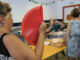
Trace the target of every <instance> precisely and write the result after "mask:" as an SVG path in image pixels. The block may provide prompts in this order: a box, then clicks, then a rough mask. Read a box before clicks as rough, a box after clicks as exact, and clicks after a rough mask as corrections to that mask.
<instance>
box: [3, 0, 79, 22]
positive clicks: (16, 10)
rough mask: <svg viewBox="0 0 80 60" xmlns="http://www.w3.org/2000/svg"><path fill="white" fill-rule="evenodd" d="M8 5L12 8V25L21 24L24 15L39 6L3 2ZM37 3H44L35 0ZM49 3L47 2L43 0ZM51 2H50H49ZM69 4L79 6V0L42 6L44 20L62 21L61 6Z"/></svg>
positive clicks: (24, 1)
mask: <svg viewBox="0 0 80 60" xmlns="http://www.w3.org/2000/svg"><path fill="white" fill-rule="evenodd" d="M4 1H7V2H9V3H10V5H11V6H12V15H13V20H14V23H16V22H21V21H22V19H23V17H24V15H25V14H26V13H27V12H28V11H29V10H30V9H32V8H33V7H36V6H39V4H34V3H32V2H29V0H4ZM37 1H44V0H37ZM45 1H49V0H45ZM45 1H44V2H45ZM50 1H52V0H50ZM70 2H73V4H80V0H63V1H62V0H61V1H60V0H56V2H55V3H54V4H52V5H48V6H45V5H44V6H43V18H44V20H48V19H50V18H53V19H62V8H63V6H68V5H71V4H70Z"/></svg>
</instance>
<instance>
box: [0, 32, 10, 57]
mask: <svg viewBox="0 0 80 60" xmlns="http://www.w3.org/2000/svg"><path fill="white" fill-rule="evenodd" d="M8 34H9V33H4V34H2V35H1V36H0V54H2V55H4V56H8V57H10V54H9V52H8V50H7V48H6V47H5V45H4V43H3V38H4V36H6V35H8Z"/></svg>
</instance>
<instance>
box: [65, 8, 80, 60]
mask: <svg viewBox="0 0 80 60" xmlns="http://www.w3.org/2000/svg"><path fill="white" fill-rule="evenodd" d="M71 16H72V18H73V19H72V20H71V21H70V22H69V24H68V27H67V33H66V36H65V41H66V42H67V54H68V56H69V57H70V59H71V60H76V58H78V60H80V10H79V9H78V8H75V9H73V10H72V12H71ZM68 37H69V38H68ZM66 39H68V41H67V40H66Z"/></svg>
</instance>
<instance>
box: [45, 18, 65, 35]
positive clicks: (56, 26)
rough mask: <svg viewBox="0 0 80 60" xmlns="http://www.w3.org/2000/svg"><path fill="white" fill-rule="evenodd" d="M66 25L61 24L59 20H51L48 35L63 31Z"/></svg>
mask: <svg viewBox="0 0 80 60" xmlns="http://www.w3.org/2000/svg"><path fill="white" fill-rule="evenodd" d="M64 27H65V25H64V24H63V23H62V22H59V21H58V20H57V19H56V20H53V19H50V24H49V27H48V28H47V30H46V33H47V34H46V35H50V34H53V33H54V32H58V31H59V30H63V28H64Z"/></svg>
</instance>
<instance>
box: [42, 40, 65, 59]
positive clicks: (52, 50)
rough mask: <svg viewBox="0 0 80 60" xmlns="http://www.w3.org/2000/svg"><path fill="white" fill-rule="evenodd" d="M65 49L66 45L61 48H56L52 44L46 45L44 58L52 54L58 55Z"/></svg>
mask: <svg viewBox="0 0 80 60" xmlns="http://www.w3.org/2000/svg"><path fill="white" fill-rule="evenodd" d="M46 41H47V42H51V40H46ZM65 49H66V46H62V47H61V48H56V47H54V46H51V45H44V52H43V56H42V60H44V59H46V58H48V57H50V56H52V55H56V54H58V53H59V52H61V51H63V50H65Z"/></svg>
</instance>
